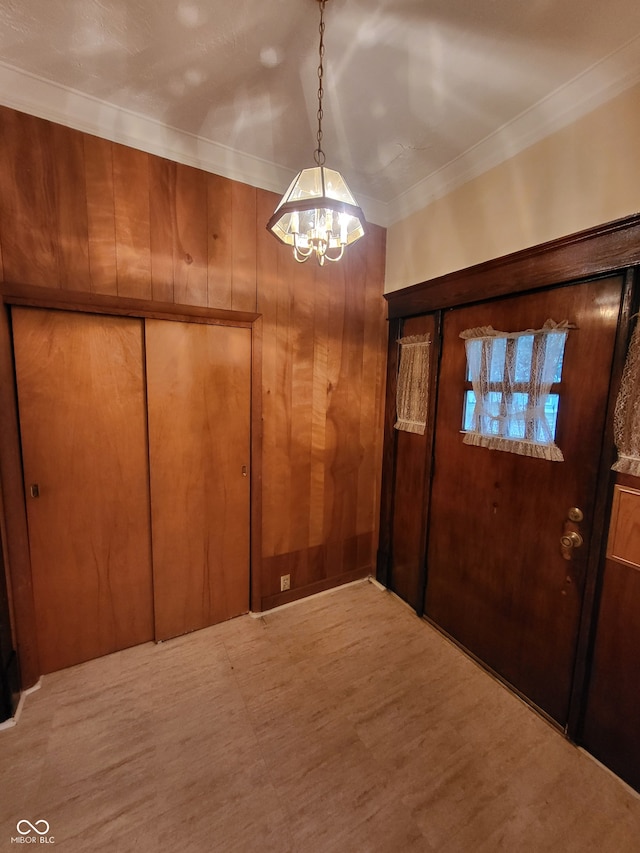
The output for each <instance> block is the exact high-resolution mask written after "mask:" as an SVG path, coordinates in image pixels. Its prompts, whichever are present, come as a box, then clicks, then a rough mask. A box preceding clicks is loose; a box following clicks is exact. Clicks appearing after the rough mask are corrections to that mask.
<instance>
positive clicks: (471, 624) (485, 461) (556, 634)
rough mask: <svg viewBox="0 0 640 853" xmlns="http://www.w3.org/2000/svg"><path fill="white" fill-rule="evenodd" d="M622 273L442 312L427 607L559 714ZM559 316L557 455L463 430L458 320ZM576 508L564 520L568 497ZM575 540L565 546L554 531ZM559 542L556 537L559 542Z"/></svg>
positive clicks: (468, 324)
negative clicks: (578, 517)
mask: <svg viewBox="0 0 640 853" xmlns="http://www.w3.org/2000/svg"><path fill="white" fill-rule="evenodd" d="M621 287H622V281H621V278H620V277H612V278H609V279H605V280H601V281H594V282H588V283H584V284H579V285H573V286H568V287H558V288H555V289H553V290H548V291H542V292H538V293H534V294H529V295H525V296H517V297H512V298H506V299H501V300H496V301H493V302H490V303H485V304H482V305H477V306H470V307H464V308H460V309H456V310H452V311H450V312H448V313H447V314H446V315H445V317H444V324H443V340H442V362H441V371H440V377H439V388H440V390H439V397H438V413H437V419H436V437H435V464H436V470H435V475H434V481H433V492H432V502H431V519H430V534H429V547H428V566H427V571H428V580H427V592H426V597H425V611H426V614H427V616H428V617H429V618H430V619H432V620H433V621H434V622H435V623H437V624H438V625H439V626H441V627H442V628H443V629H444V630H445V631H446V632H447V633H448V634H450V635H451V636H452V637H453V638H455V639H456V640H457V641H458V642H460V643H461V644H462V645H463V646H464V647H466V648H467V649H468V650H469V651H470V652H471V653H472V654H474V655H475V656H477V657H478V658H479V659H480V660H482V661H483V662H484V663H485V664H487V665H488V666H489V667H490V668H491V669H492V670H494V671H495V672H496V673H497V674H498V675H499V676H501V677H502V678H503V679H505V680H506V681H507V682H508V683H509V684H511V685H512V686H513V687H514V688H515V689H516V690H518V691H519V692H521V693H522V694H523V695H524V696H526V697H527V698H528V699H529V700H530V701H532V702H533V703H534V704H535V705H537V706H538V707H539V708H541V709H542V710H543V711H545V712H546V713H547V714H548V715H550V716H551V717H552V718H553V719H554V720H556V721H558V722H559V723H560V724H564V723H565V722H566V719H567V713H568V705H569V696H570V690H571V681H572V673H573V666H574V659H575V650H576V642H577V634H578V624H579V619H580V613H581V603H582V595H583V587H584V581H585V567H586V558H587V554H588V552H589V547H590V528H591V523H592V517H593V507H594V501H595V490H596V478H597V471H598V463H599V457H600V452H601V443H602V436H603V430H604V425H605V413H606V410H607V400H608V393H609V382H610V372H611V364H612V356H613V347H614V342H615V336H616V326H617V322H618V313H619V307H620V295H621ZM548 318H552V319H553V320H555V321H556V322H561V321H563V320H568V321H569V322H570V323H571V324H572V326H575V328H573V329H571V331H569V333H568V336H567V341H566V347H565V352H564V364H563V368H562V377H561V382H560V383H559V385H558V387H557V391H558V393H559V407H558V414H557V432H556V443H557V445H558V446H559V447H560V449H561V450H562V452H563V454H564V461H563V462H559V461H547V460H546V459H539V458H531V457H527V456H521V455H516V454H514V453H510V452H504V451H501V450H496V449H488V448H486V447H478V446H472V445H468V444H464V443H463V441H462V438H463V436H462V435H461V430H462V426H463V403H464V397H465V393H466V391H467V390H468V385H467V383H466V378H467V366H466V354H465V345H464V341H463V340H462V339H461V338H460V333H461V332H463V331H464V330H467V329H470V328H476V327H482V326H492V327H493V328H494V329H497V330H502V331H505V332H515V331H523V330H526V329H540V328H541V327H542V326H543V325H544V323H545V321H546V320H547V319H548ZM573 507H577V508H579V509H580V510H581V512H582V514H583V515H584V519H583V520H582V521H581V522H580V523H579V524H575V523H574V522H571V521H570V520H569V510H570V509H571V508H573ZM572 531H573V532H578V533H579V534H580V535H581V536H582V537H583V539H584V544H583V545H582V547H578V548H572V549H570V551H569V554H570V556H571V559H569V560H567V559H565V558H564V557H563V554H562V553H561V547H560V539H561V537H562V535H563V534H564V533H567V532H572ZM565 554H567V549H565Z"/></svg>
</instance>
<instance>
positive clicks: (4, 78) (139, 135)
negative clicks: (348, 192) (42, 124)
mask: <svg viewBox="0 0 640 853" xmlns="http://www.w3.org/2000/svg"><path fill="white" fill-rule="evenodd" d="M0 103H1V104H2V105H3V106H5V107H11V108H12V109H15V110H19V111H20V112H25V113H29V114H30V115H34V116H37V117H38V118H42V119H46V120H48V121H52V122H55V123H56V124H62V125H65V126H66V127H71V128H73V129H74V130H80V131H83V132H84V133H89V134H91V135H92V136H99V137H101V138H102V139H109V140H110V141H111V142H117V143H120V144H122V145H127V146H129V147H130V148H137V149H139V150H140V151H146V152H147V153H148V154H155V155H157V156H158V157H164V158H166V159H168V160H173V161H175V162H177V163H183V164H185V165H187V166H194V167H195V168H197V169H203V170H204V171H206V172H213V173H214V174H216V175H222V176H223V177H225V178H230V179H231V180H234V181H241V182H242V183H245V184H250V185H251V186H254V187H260V188H261V189H264V190H269V191H271V192H275V193H278V194H282V193H283V192H284V191H285V190H286V188H287V187H288V186H289V184H290V183H291V181H292V180H293V178H294V177H295V175H296V173H295V172H293V171H291V170H289V169H285V168H283V167H282V166H278V165H276V164H275V163H271V162H269V161H267V160H263V159H261V158H259V157H254V156H252V155H250V154H243V153H242V152H239V151H235V150H234V149H232V148H230V147H228V146H226V145H221V144H220V143H217V142H212V141H211V140H208V139H205V138H204V137H202V136H197V135H196V134H193V133H187V132H185V131H182V130H178V129H177V128H174V127H168V126H166V125H164V124H163V123H162V122H160V121H157V120H156V119H152V118H148V117H147V116H143V115H140V114H139V113H136V112H133V111H132V110H127V109H124V108H122V107H118V106H115V105H114V104H110V103H107V102H106V101H101V100H99V99H98V98H94V97H92V96H90V95H86V94H84V93H83V92H79V91H77V90H76V89H71V88H68V87H66V86H60V85H59V84H57V83H52V82H51V81H50V80H45V79H43V78H42V77H38V76H36V75H34V74H29V73H27V72H25V71H21V70H20V69H18V68H15V67H13V66H11V65H8V64H7V63H3V62H0ZM358 201H359V204H360V207H361V208H362V210H363V212H364V214H365V217H366V219H367V221H369V222H371V223H376V224H378V225H383V226H384V225H386V222H387V216H388V214H387V205H386V204H384V203H381V202H379V201H377V200H376V199H371V198H367V197H366V196H364V197H363V196H361V195H359V196H358Z"/></svg>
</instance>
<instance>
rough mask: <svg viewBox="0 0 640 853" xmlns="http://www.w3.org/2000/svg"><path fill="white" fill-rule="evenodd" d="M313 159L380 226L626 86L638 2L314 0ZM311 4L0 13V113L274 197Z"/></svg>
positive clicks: (26, 2)
mask: <svg viewBox="0 0 640 853" xmlns="http://www.w3.org/2000/svg"><path fill="white" fill-rule="evenodd" d="M325 20H326V32H325V48H326V54H325V68H326V71H325V95H324V120H323V130H324V139H323V148H324V150H325V153H326V156H327V165H328V166H330V167H332V168H337V169H338V170H340V171H341V172H342V173H343V175H344V176H345V178H346V179H347V181H348V183H349V185H350V187H351V189H352V190H353V192H354V193H355V195H356V197H357V198H358V201H359V202H360V204H361V205H362V207H363V209H364V211H365V214H366V215H367V218H368V219H370V220H371V221H374V222H378V223H380V224H382V225H387V224H390V223H392V222H394V221H396V220H398V219H400V218H401V217H402V216H404V215H406V214H407V213H411V212H412V211H413V210H415V209H418V208H420V207H423V206H425V204H427V203H428V202H429V201H430V200H432V199H433V198H436V197H437V196H439V195H442V194H443V193H444V192H447V191H449V190H451V189H452V188H453V187H455V186H456V185H459V184H460V183H462V182H463V181H465V180H468V179H469V178H470V177H473V176H474V175H476V174H480V173H481V172H482V171H485V170H486V169H488V168H491V167H492V166H494V165H496V164H497V163H498V162H500V161H501V160H503V159H506V158H507V157H509V156H512V155H513V154H514V153H517V151H519V150H522V149H523V148H525V147H527V146H528V145H530V144H532V143H533V142H535V141H536V140H537V139H540V138H542V137H543V136H545V135H547V134H548V133H551V132H553V131H554V130H557V129H558V128H559V127H562V126H563V125H564V124H566V123H568V122H570V121H573V120H574V119H576V118H577V117H579V116H580V115H581V114H584V113H586V112H588V111H589V110H591V109H593V108H594V107H596V106H598V105H599V104H600V103H602V102H604V101H606V100H608V99H609V98H611V97H613V96H615V95H616V94H618V93H619V92H620V91H622V90H623V89H625V88H627V87H628V86H630V85H633V84H634V83H636V82H638V81H640V3H638V0H607V2H606V3H605V2H602V0H528V2H521V0H329V2H327V7H326V11H325ZM318 23H319V7H318V3H317V0H268V2H265V0H232V2H230V0H170V2H169V0H3V2H2V4H1V5H0V102H1V103H4V104H5V105H7V106H12V107H15V108H17V109H22V110H25V111H27V112H31V113H33V114H35V115H40V116H42V117H44V118H49V119H52V120H54V121H59V122H62V123H64V124H67V125H69V126H71V127H77V128H79V129H81V130H84V131H87V132H90V133H95V134H98V135H101V136H104V137H106V138H110V139H113V140H115V141H119V142H124V143H125V144H128V145H133V146H135V147H138V148H142V149H144V150H148V151H151V152H152V153H157V154H161V155H163V156H167V157H170V158H172V159H176V160H178V161H182V162H186V163H191V164H193V165H197V166H199V167H201V168H206V169H209V170H210V171H214V172H218V173H220V174H224V175H227V176H228V177H232V178H235V179H237V180H243V181H247V182H249V183H252V184H254V185H256V186H262V187H264V188H267V189H271V190H275V191H277V192H283V191H284V190H285V188H286V186H287V184H288V182H289V181H290V179H291V178H292V177H293V174H294V173H295V172H296V171H298V169H301V168H304V167H307V166H310V165H313V151H314V148H315V147H316V138H315V137H316V129H317V120H316V110H317V64H318V38H319V36H318Z"/></svg>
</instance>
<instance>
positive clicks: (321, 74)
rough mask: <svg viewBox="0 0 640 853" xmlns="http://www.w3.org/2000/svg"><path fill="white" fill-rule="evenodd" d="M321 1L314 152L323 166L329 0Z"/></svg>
mask: <svg viewBox="0 0 640 853" xmlns="http://www.w3.org/2000/svg"><path fill="white" fill-rule="evenodd" d="M318 2H319V3H320V27H319V31H320V47H319V50H318V53H319V56H320V63H319V65H318V134H317V140H318V147H317V148H316V150H315V151H314V152H313V159H314V160H315V162H316V164H317V165H318V166H323V165H324V161H325V156H324V151H323V150H322V118H323V116H324V113H323V111H322V98H323V95H324V88H323V85H322V84H323V81H324V7H325V3H326V2H327V0H318Z"/></svg>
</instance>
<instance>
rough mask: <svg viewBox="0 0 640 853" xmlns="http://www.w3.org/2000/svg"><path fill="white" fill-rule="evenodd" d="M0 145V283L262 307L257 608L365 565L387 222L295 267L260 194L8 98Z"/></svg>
mask: <svg viewBox="0 0 640 853" xmlns="http://www.w3.org/2000/svg"><path fill="white" fill-rule="evenodd" d="M0 150H1V151H2V159H1V161H0V262H1V264H2V279H3V280H4V282H5V283H6V282H8V283H11V284H15V285H20V286H23V285H35V286H39V287H45V288H57V289H59V290H62V291H67V292H68V291H75V292H78V294H79V295H84V296H86V295H87V294H101V295H104V296H115V297H130V298H135V299H141V300H148V301H149V302H150V303H153V302H159V303H164V304H166V303H174V304H176V305H189V306H202V307H208V308H217V309H226V310H232V311H239V312H259V313H260V314H261V315H263V319H262V323H261V325H262V354H263V358H262V390H263V394H262V407H263V408H262V411H263V460H262V473H263V476H262V498H263V502H262V557H263V561H262V563H263V565H262V574H261V578H260V583H259V588H260V590H261V595H260V597H259V598H260V601H261V604H262V606H263V607H268V606H273V605H275V604H277V603H281V602H283V601H286V600H291V599H293V598H296V597H299V596H300V595H303V594H306V593H308V592H312V591H315V590H320V589H323V588H327V587H329V586H332V585H334V584H336V583H339V582H342V581H345V580H348V579H351V578H355V577H360V576H364V575H366V574H367V573H368V572H370V571H371V570H372V567H373V558H374V557H373V555H374V551H375V547H376V545H377V517H378V501H379V490H380V489H379V486H380V464H381V454H382V422H383V420H382V419H383V394H384V381H385V380H384V375H385V374H384V364H385V358H386V322H385V318H386V306H385V302H384V299H383V295H382V294H383V277H384V251H385V231H384V229H382V228H379V227H377V226H373V225H369V226H368V228H367V235H366V237H365V238H364V239H363V240H361V241H360V242H359V243H358V244H356V245H355V246H353V247H351V248H350V250H349V252H348V253H347V255H346V256H345V259H344V260H343V261H342V262H341V263H339V264H335V265H332V264H327V265H326V266H325V267H324V268H318V267H317V265H315V264H314V263H313V262H311V261H310V262H309V263H308V264H305V265H299V264H297V263H295V261H294V260H293V258H292V256H291V253H290V252H289V251H288V250H287V249H286V248H285V247H283V246H281V245H280V244H278V243H277V241H275V240H274V239H273V237H272V236H271V235H270V234H268V232H267V231H266V229H265V223H266V221H267V220H268V218H269V216H270V215H271V213H272V211H273V209H274V207H275V205H276V204H277V201H278V197H277V195H275V194H273V193H269V192H266V191H263V190H260V189H256V188H254V187H250V186H248V185H245V184H241V183H238V182H234V181H231V180H228V179H226V178H222V177H220V176H217V175H212V174H208V173H205V172H202V171H200V170H198V169H194V168H191V167H189V166H184V165H180V164H176V163H173V162H170V161H168V160H164V159H162V158H159V157H156V156H153V155H150V154H146V153H143V152H140V151H136V150H133V149H130V148H126V147H124V146H121V145H118V144H115V143H112V142H109V141H105V140H102V139H98V138H96V137H93V136H89V135H87V134H84V133H81V132H79V131H74V130H70V129H68V128H65V127H62V126H59V125H55V124H52V123H50V122H47V121H44V120H41V119H38V118H34V117H32V116H28V115H25V114H22V113H19V112H16V111H13V110H10V109H6V108H0ZM8 497H9V496H7V495H5V502H6V499H7V498H8ZM8 511H9V510H8ZM255 562H256V561H254V563H255ZM11 568H12V571H17V568H16V567H15V566H12V567H11ZM256 568H257V567H256V566H255V565H254V570H255V569H256ZM281 574H291V587H292V589H291V591H290V592H289V593H285V594H280V575H281ZM254 606H255V605H254ZM26 670H27V671H29V666H27V667H26ZM27 680H29V679H27Z"/></svg>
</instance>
